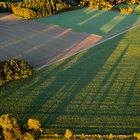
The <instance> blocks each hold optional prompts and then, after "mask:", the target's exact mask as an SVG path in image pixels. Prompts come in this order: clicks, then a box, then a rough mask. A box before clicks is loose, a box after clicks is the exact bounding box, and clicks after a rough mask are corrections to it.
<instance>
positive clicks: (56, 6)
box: [0, 0, 70, 19]
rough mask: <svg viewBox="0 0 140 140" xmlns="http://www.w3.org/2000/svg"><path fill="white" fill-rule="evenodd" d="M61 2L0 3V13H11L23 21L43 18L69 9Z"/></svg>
mask: <svg viewBox="0 0 140 140" xmlns="http://www.w3.org/2000/svg"><path fill="white" fill-rule="evenodd" d="M69 8H70V5H69V4H67V3H66V2H63V1H62V0H34V1H31V0H24V1H23V2H0V12H5V11H12V12H13V13H14V14H15V15H17V16H20V17H23V18H25V19H31V18H36V17H43V16H49V15H53V14H56V13H58V12H60V11H63V10H66V9H69Z"/></svg>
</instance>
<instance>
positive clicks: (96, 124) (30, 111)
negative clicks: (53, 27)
mask: <svg viewBox="0 0 140 140" xmlns="http://www.w3.org/2000/svg"><path fill="white" fill-rule="evenodd" d="M135 20H136V19H135ZM135 20H134V21H132V22H131V24H133V23H134V22H135ZM126 35H127V34H123V35H120V36H118V37H116V38H115V39H112V40H109V41H107V42H105V43H104V44H101V45H99V46H95V47H94V48H91V49H89V50H87V51H85V52H83V53H82V55H81V54H77V55H76V56H73V57H70V58H68V59H66V60H64V61H62V62H59V63H58V64H54V65H52V66H49V67H45V68H43V69H41V70H40V71H38V72H36V74H35V75H34V77H32V78H31V79H27V80H23V81H21V82H15V83H13V84H9V85H7V86H4V87H2V88H1V92H2V96H0V98H1V99H2V98H4V99H3V101H2V102H0V113H3V111H4V112H6V111H9V112H10V113H13V114H15V115H17V114H21V115H22V117H23V120H24V121H25V120H26V119H27V118H28V117H36V118H38V119H40V120H41V122H42V124H43V125H44V126H47V127H49V128H50V129H52V130H55V131H56V132H60V133H63V132H64V131H65V129H66V128H71V129H72V130H73V131H76V132H79V133H81V132H84V133H101V134H104V133H113V134H118V133H121V134H124V133H125V134H129V133H133V132H134V131H137V130H138V125H137V124H138V119H137V117H138V116H139V114H137V116H136V118H134V117H135V115H136V113H135V114H131V115H127V112H126V111H127V106H128V105H129V104H130V101H131V99H132V98H133V96H135V95H134V94H132V95H131V96H129V94H130V92H134V88H135V85H136V82H137V75H138V71H139V69H137V71H136V74H135V75H134V77H133V80H132V83H131V85H130V88H129V91H127V90H126V91H125V93H121V92H122V89H123V87H121V88H120V90H119V92H120V94H121V95H122V94H124V95H126V93H128V96H125V97H126V100H125V101H122V99H119V100H120V103H123V104H125V105H123V112H121V113H120V114H119V113H118V112H119V111H121V110H122V108H119V109H118V110H115V107H116V108H117V105H118V104H117V103H116V104H115V102H112V100H113V101H117V100H118V98H119V96H120V98H121V95H119V94H118V96H117V95H115V93H118V91H115V90H114V91H112V88H113V85H114V83H117V82H118V81H117V80H118V78H120V81H119V83H121V82H122V83H123V84H124V82H125V81H126V79H121V77H120V73H121V70H122V68H121V67H120V69H119V70H117V67H118V65H119V64H120V63H121V62H123V61H122V60H123V58H124V57H125V55H126V53H127V52H128V50H129V46H128V44H129V43H128V44H123V43H122V44H123V45H122V46H119V44H120V42H121V40H122V39H123V38H126ZM126 40H127V38H126ZM124 43H126V42H124ZM129 45H133V44H131V42H130V44H129ZM118 48H120V49H119V50H118V52H117V53H119V55H118V54H117V57H116V58H115V60H114V58H113V56H112V54H113V53H114V52H116V51H117V49H118ZM76 57H78V61H75V58H76ZM136 57H138V56H136ZM109 59H112V60H113V65H112V63H109V64H110V65H111V67H110V68H108V69H106V70H105V72H103V76H102V77H101V79H99V81H98V80H97V81H96V82H97V83H94V82H93V81H94V79H96V77H97V76H100V72H101V71H102V69H103V68H104V67H105V66H106V64H107V62H108V60H109ZM73 61H74V62H73ZM67 65H70V66H69V67H67ZM124 66H125V64H124ZM133 72H134V71H133ZM112 73H115V74H114V75H113V76H112ZM91 83H93V84H95V88H96V90H94V89H93V87H88V86H89V84H91ZM108 83H109V84H108ZM96 84H97V85H96ZM17 85H19V86H17ZM104 87H105V88H104ZM7 88H10V89H7ZM85 89H87V91H85ZM101 89H102V90H101ZM12 90H13V91H14V93H11V94H10V92H12ZM95 91H97V92H95ZM4 93H6V94H4ZM8 93H9V94H10V95H8ZM114 95H115V96H114ZM94 97H95V99H94V101H95V102H94V103H93V98H94ZM114 97H115V98H114ZM108 98H109V99H108ZM108 101H109V102H108ZM12 103H13V104H15V105H16V106H15V107H13V108H12V106H10V105H11V104H12ZM8 104H9V105H8ZM103 105H104V106H103ZM111 105H114V108H112V107H111ZM7 106H8V107H9V108H6V107H7ZM121 107H122V106H121ZM110 109H112V110H113V111H112V112H109V111H110ZM124 113H125V115H126V118H125V117H124V116H123V114H124ZM123 117H124V118H123ZM132 118H134V119H136V120H132ZM122 120H123V122H122ZM128 121H129V125H128ZM130 125H132V128H130ZM123 126H124V127H125V128H124V127H123Z"/></svg>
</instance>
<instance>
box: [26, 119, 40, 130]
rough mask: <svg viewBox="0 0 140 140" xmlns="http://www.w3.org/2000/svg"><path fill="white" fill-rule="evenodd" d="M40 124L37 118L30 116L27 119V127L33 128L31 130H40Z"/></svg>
mask: <svg viewBox="0 0 140 140" xmlns="http://www.w3.org/2000/svg"><path fill="white" fill-rule="evenodd" d="M40 126H41V124H40V122H39V121H38V120H36V119H31V118H30V119H29V120H28V128H29V129H33V130H35V131H37V130H40Z"/></svg>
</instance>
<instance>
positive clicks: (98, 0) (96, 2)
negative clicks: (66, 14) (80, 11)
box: [89, 0, 113, 10]
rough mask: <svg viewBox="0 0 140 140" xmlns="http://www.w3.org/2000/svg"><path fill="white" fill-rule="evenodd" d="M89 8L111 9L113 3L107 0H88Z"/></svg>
mask: <svg viewBox="0 0 140 140" xmlns="http://www.w3.org/2000/svg"><path fill="white" fill-rule="evenodd" d="M89 6H90V8H93V9H97V10H98V9H100V10H111V9H112V8H113V5H112V4H111V3H109V2H106V1H103V0H90V1H89Z"/></svg>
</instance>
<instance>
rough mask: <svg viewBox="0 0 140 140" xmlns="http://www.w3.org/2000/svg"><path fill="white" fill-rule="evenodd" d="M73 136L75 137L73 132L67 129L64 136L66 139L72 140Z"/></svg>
mask: <svg viewBox="0 0 140 140" xmlns="http://www.w3.org/2000/svg"><path fill="white" fill-rule="evenodd" d="M72 135H73V134H72V132H71V131H70V130H69V129H67V130H66V132H65V135H64V136H65V137H66V138H68V139H70V138H71V137H72Z"/></svg>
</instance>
